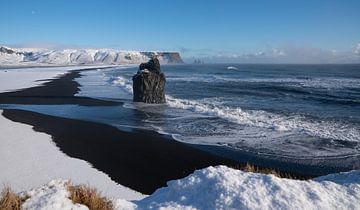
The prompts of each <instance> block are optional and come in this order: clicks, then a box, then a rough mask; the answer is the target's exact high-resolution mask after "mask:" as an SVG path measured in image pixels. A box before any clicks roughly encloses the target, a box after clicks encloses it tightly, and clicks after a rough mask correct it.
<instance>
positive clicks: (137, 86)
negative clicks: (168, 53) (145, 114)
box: [133, 57, 166, 104]
mask: <svg viewBox="0 0 360 210" xmlns="http://www.w3.org/2000/svg"><path fill="white" fill-rule="evenodd" d="M165 83H166V79H165V75H164V73H162V72H161V70H160V62H159V60H158V59H157V58H156V57H153V58H152V59H150V61H149V62H147V63H142V64H140V66H139V71H138V72H137V74H135V75H134V76H133V90H134V98H133V101H134V102H144V103H152V104H160V103H165V102H166V99H165Z"/></svg>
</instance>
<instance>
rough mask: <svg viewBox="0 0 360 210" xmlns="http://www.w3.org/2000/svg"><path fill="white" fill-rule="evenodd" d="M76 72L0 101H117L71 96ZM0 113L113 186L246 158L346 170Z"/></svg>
mask: <svg viewBox="0 0 360 210" xmlns="http://www.w3.org/2000/svg"><path fill="white" fill-rule="evenodd" d="M81 71H83V70H76V71H71V72H70V73H68V74H65V75H63V76H61V77H59V78H56V79H52V80H49V81H48V82H46V83H45V84H43V85H42V86H38V87H32V88H27V89H24V90H19V91H15V92H8V93H0V104H34V105H37V104H39V105H43V104H49V105H53V104H77V105H80V106H118V105H119V104H121V103H119V102H112V101H103V100H98V99H93V98H88V97H77V96H74V95H75V94H76V93H77V91H78V90H79V84H78V83H77V82H75V81H74V79H75V78H77V77H80V76H81V75H80V73H81ZM3 115H4V116H5V117H6V118H8V119H10V120H13V121H15V122H21V123H25V124H29V125H32V126H33V127H34V130H36V131H40V132H45V133H47V134H49V135H51V136H52V138H53V140H54V142H55V143H56V144H57V146H58V147H59V148H60V150H62V151H63V152H64V153H65V154H67V155H69V156H71V157H75V158H79V159H83V160H86V161H88V162H89V163H90V164H92V165H93V166H94V167H95V168H97V169H99V170H101V171H103V172H105V173H106V174H108V175H109V176H110V177H111V178H112V179H113V180H115V181H116V182H118V183H119V184H122V185H124V186H127V187H130V188H132V189H134V190H137V191H139V192H142V193H145V194H150V193H152V192H153V191H155V190H156V189H158V188H159V187H162V186H165V185H166V182H167V181H169V180H173V179H178V178H182V177H185V176H187V175H189V174H191V173H192V172H193V171H194V170H196V169H201V168H204V167H207V166H214V165H219V164H223V165H228V166H235V167H238V166H241V165H243V164H245V163H247V162H249V163H252V164H255V165H257V166H260V167H263V168H274V169H277V170H278V171H281V172H284V173H288V174H291V176H293V177H298V178H309V177H314V176H319V175H325V174H328V173H334V172H338V171H346V170H351V169H352V168H349V167H346V166H345V165H342V164H341V161H340V162H334V164H331V165H326V164H323V163H321V162H317V161H312V160H310V161H305V162H298V161H287V160H285V159H278V160H272V159H269V158H267V157H262V156H261V155H259V154H257V155H256V154H251V153H247V152H240V151H234V150H232V149H229V148H226V147H218V146H205V145H188V144H184V143H180V142H177V141H174V140H173V139H171V138H169V137H167V136H164V135H160V134H158V133H156V132H150V131H144V130H134V131H132V132H127V131H121V130H119V129H117V128H115V127H112V126H110V125H106V124H101V123H94V122H88V121H82V120H74V119H67V118H62V117H54V116H48V115H44V114H39V113H35V112H31V111H23V110H14V109H4V112H3ZM34 149H36V148H34ZM347 161H350V163H351V164H350V165H352V166H354V167H359V166H358V165H359V161H358V157H355V158H353V159H350V160H347ZM353 161H355V162H353ZM90 184H91V183H90Z"/></svg>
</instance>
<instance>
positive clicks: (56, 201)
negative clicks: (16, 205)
mask: <svg viewBox="0 0 360 210" xmlns="http://www.w3.org/2000/svg"><path fill="white" fill-rule="evenodd" d="M23 195H24V196H26V197H29V199H27V200H26V201H25V202H24V203H23V204H22V208H23V209H26V210H51V209H72V210H88V209H89V208H88V207H87V206H84V205H81V204H74V203H73V202H72V201H71V200H70V199H69V195H70V193H69V191H68V190H67V181H63V180H53V181H51V182H49V183H48V184H47V185H45V186H43V187H41V188H37V189H33V190H30V191H28V192H25V193H23Z"/></svg>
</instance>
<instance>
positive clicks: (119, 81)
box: [113, 76, 133, 94]
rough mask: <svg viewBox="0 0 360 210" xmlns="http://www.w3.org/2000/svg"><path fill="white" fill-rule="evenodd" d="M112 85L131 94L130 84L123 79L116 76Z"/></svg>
mask: <svg viewBox="0 0 360 210" xmlns="http://www.w3.org/2000/svg"><path fill="white" fill-rule="evenodd" d="M113 84H115V85H118V86H121V87H123V88H124V89H125V90H126V91H127V92H128V93H131V94H132V93H133V87H132V82H131V81H130V80H128V79H126V78H124V77H121V76H118V77H117V78H116V79H115V80H114V81H113Z"/></svg>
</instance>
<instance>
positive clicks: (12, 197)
mask: <svg viewBox="0 0 360 210" xmlns="http://www.w3.org/2000/svg"><path fill="white" fill-rule="evenodd" d="M25 200H26V198H22V197H20V196H19V195H18V194H16V193H14V192H13V191H12V190H11V188H10V187H5V188H4V189H3V191H2V192H1V197H0V209H1V210H20V209H21V204H22V203H23V202H25Z"/></svg>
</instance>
